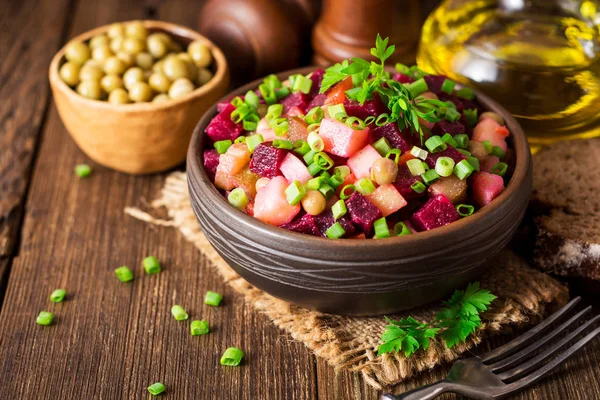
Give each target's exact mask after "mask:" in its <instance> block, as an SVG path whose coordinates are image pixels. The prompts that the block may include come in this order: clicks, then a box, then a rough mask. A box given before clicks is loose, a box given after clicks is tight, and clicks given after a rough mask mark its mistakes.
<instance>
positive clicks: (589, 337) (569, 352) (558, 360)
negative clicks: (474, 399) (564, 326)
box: [506, 328, 600, 393]
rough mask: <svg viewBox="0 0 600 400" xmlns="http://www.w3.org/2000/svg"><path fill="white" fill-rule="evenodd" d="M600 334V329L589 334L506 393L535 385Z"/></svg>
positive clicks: (518, 381)
mask: <svg viewBox="0 0 600 400" xmlns="http://www.w3.org/2000/svg"><path fill="white" fill-rule="evenodd" d="M599 333H600V328H596V329H595V330H594V331H592V332H591V333H589V334H588V335H587V336H585V337H584V338H583V339H580V340H579V341H578V342H577V343H575V344H574V345H573V346H571V347H570V348H569V349H567V351H565V352H564V353H561V355H559V356H558V357H556V358H555V359H553V360H552V361H550V362H549V363H547V364H545V365H544V366H543V367H541V368H539V369H537V370H536V371H534V372H533V373H531V374H529V375H527V376H525V377H524V378H522V379H519V380H517V381H515V382H513V383H511V384H509V385H508V386H507V387H506V393H512V392H514V391H517V390H519V389H522V388H524V387H526V386H530V385H533V384H534V383H535V382H537V381H539V380H540V379H542V378H543V377H545V376H546V375H548V374H549V373H550V372H552V370H553V369H554V368H556V367H558V366H559V365H560V364H562V363H563V362H564V361H565V360H566V359H567V358H569V357H571V356H572V355H573V354H575V353H576V352H577V351H578V350H579V349H581V348H582V347H583V346H585V345H586V344H587V343H588V342H589V341H591V340H592V339H594V338H595V337H596V336H598V334H599Z"/></svg>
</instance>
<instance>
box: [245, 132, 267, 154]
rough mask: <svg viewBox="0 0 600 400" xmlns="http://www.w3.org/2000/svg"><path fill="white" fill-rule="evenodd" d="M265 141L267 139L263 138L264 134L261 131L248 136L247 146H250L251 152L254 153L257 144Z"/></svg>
mask: <svg viewBox="0 0 600 400" xmlns="http://www.w3.org/2000/svg"><path fill="white" fill-rule="evenodd" d="M264 141H265V139H263V136H262V135H261V134H260V133H257V134H255V135H250V136H246V146H248V150H250V153H254V149H255V148H256V146H258V145H259V144H261V143H263V142H264Z"/></svg>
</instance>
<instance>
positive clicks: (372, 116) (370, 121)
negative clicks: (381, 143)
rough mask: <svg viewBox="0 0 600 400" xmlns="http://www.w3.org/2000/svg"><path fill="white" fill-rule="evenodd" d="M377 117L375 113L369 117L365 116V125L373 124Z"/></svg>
mask: <svg viewBox="0 0 600 400" xmlns="http://www.w3.org/2000/svg"><path fill="white" fill-rule="evenodd" d="M376 119H377V117H375V116H374V115H369V116H368V117H367V118H365V125H371V124H372V123H373V122H375V120H376Z"/></svg>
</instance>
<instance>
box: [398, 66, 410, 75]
mask: <svg viewBox="0 0 600 400" xmlns="http://www.w3.org/2000/svg"><path fill="white" fill-rule="evenodd" d="M396 71H398V72H400V73H401V74H404V75H408V74H410V68H409V67H407V66H406V65H404V64H402V63H396Z"/></svg>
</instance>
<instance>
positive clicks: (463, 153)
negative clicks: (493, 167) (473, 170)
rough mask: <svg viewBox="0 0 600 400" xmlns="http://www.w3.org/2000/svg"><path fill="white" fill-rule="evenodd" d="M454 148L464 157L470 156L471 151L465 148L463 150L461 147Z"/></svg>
mask: <svg viewBox="0 0 600 400" xmlns="http://www.w3.org/2000/svg"><path fill="white" fill-rule="evenodd" d="M456 150H458V152H459V153H460V154H462V155H463V156H465V157H471V153H470V152H468V151H467V150H463V149H456Z"/></svg>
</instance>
